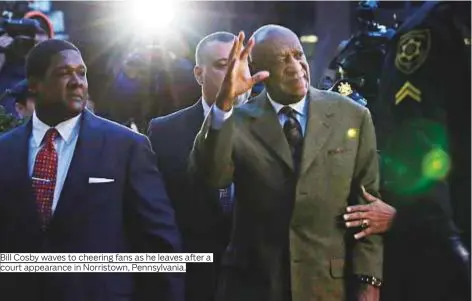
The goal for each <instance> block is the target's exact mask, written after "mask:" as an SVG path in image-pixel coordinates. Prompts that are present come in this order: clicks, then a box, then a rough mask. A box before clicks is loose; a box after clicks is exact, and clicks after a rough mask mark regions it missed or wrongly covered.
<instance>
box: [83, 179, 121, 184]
mask: <svg viewBox="0 0 472 301" xmlns="http://www.w3.org/2000/svg"><path fill="white" fill-rule="evenodd" d="M88 182H89V183H90V184H94V183H111V182H115V179H107V178H89V181H88Z"/></svg>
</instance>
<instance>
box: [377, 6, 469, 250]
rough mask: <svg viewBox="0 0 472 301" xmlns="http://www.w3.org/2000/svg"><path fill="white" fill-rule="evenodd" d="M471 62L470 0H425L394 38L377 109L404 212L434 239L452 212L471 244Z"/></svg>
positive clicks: (389, 174) (446, 230) (394, 190)
mask: <svg viewBox="0 0 472 301" xmlns="http://www.w3.org/2000/svg"><path fill="white" fill-rule="evenodd" d="M470 68H471V65H470V2H463V3H447V2H445V3H438V2H427V3H426V4H425V5H423V6H422V7H421V8H420V9H419V11H418V12H417V13H416V14H415V16H413V17H412V18H410V19H409V20H407V21H406V22H405V23H404V24H402V26H401V27H400V28H399V30H398V31H397V33H396V35H395V36H394V38H393V41H392V43H391V45H390V47H389V51H388V53H387V56H386V61H385V64H384V66H383V72H382V76H381V84H380V92H379V97H380V101H379V105H378V107H377V108H375V109H374V114H373V116H374V122H375V123H376V128H377V130H378V141H379V148H380V149H381V156H382V163H383V165H382V166H383V179H384V187H386V189H387V190H388V191H389V193H391V194H393V195H395V196H396V197H395V198H394V200H393V201H394V202H395V205H396V206H398V208H399V216H401V215H402V214H408V212H410V213H412V214H414V216H410V221H411V220H416V224H415V226H417V227H416V228H417V229H418V230H419V229H421V230H422V231H423V232H422V234H425V235H426V236H431V237H436V238H437V236H438V235H441V236H449V235H451V234H452V233H454V230H455V229H454V228H455V227H454V226H453V225H452V223H451V219H452V217H453V212H454V219H455V221H456V224H457V225H458V226H459V229H460V231H461V232H462V233H464V235H463V237H464V238H465V239H467V245H468V246H469V249H470V202H471V198H470V164H471V162H470V155H471V149H470V146H471V145H470V144H471V140H470V139H471V132H470V101H471V98H470V97H471V96H470V88H471V83H470V80H471V78H470ZM414 206H418V210H419V211H416V210H408V211H404V210H402V208H405V207H410V209H411V208H413V207H414ZM453 209H454V210H453ZM405 212H406V213H405ZM418 213H420V214H418ZM406 224H407V223H404V225H406ZM408 225H409V226H410V227H411V224H410V223H408ZM410 230H411V229H410Z"/></svg>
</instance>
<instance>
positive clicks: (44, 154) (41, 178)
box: [32, 128, 59, 230]
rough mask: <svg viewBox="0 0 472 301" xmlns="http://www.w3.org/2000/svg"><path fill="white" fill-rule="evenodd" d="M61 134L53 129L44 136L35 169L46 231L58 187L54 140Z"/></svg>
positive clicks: (39, 206) (37, 199)
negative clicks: (55, 190) (55, 189)
mask: <svg viewBox="0 0 472 301" xmlns="http://www.w3.org/2000/svg"><path fill="white" fill-rule="evenodd" d="M57 135H59V133H58V132H57V130H56V129H55V128H51V129H49V130H48V131H47V132H46V135H45V136H44V140H45V143H44V145H43V147H42V148H41V150H40V151H39V152H38V154H37V156H36V160H35V162H34V169H33V177H32V181H33V191H34V194H35V196H36V205H37V207H38V212H39V216H40V219H41V228H42V229H43V230H45V229H46V228H47V225H48V223H49V220H50V219H51V216H52V200H53V198H54V188H55V187H56V174H57V152H56V149H55V148H54V139H56V137H57Z"/></svg>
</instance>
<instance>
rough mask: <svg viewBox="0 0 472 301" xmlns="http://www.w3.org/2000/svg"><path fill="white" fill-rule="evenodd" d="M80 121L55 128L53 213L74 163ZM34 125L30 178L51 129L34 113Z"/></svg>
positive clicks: (30, 154) (29, 161) (75, 118)
mask: <svg viewBox="0 0 472 301" xmlns="http://www.w3.org/2000/svg"><path fill="white" fill-rule="evenodd" d="M79 119H80V115H78V116H76V117H74V118H71V119H69V120H66V121H63V122H61V123H59V124H58V125H56V126H55V128H56V130H57V131H58V132H59V135H58V136H57V137H56V140H55V141H54V148H55V149H56V152H57V175H56V187H55V188H54V198H53V202H52V212H53V213H54V211H55V209H56V206H57V202H58V201H59V197H60V195H61V191H62V187H63V186H64V181H65V179H66V176H67V172H68V170H69V166H70V162H71V161H72V156H73V155H74V151H75V146H76V144H77V139H78V137H79V128H80V122H79ZM32 123H33V130H32V133H31V137H30V141H29V158H28V167H29V175H30V177H31V176H32V175H33V169H34V162H35V160H36V156H37V154H38V152H39V150H40V149H41V148H42V147H43V145H44V142H45V141H43V138H44V135H46V132H47V131H48V130H49V129H50V128H51V127H50V126H49V125H47V124H45V123H44V122H42V121H41V120H39V118H38V116H36V112H34V113H33V118H32Z"/></svg>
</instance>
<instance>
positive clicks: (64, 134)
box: [32, 111, 82, 146]
mask: <svg viewBox="0 0 472 301" xmlns="http://www.w3.org/2000/svg"><path fill="white" fill-rule="evenodd" d="M81 115H82V114H79V115H77V116H75V117H73V118H71V119H68V120H66V121H63V122H61V123H59V124H58V125H56V126H55V128H56V130H57V131H58V132H59V135H61V138H62V139H64V141H65V142H66V143H69V142H70V140H71V137H72V133H73V131H74V129H75V128H76V126H77V124H78V122H79V119H80V116H81ZM32 122H33V139H34V142H35V143H36V145H37V146H39V145H41V142H42V141H43V138H44V135H46V132H47V131H48V130H49V129H50V128H51V127H50V126H49V125H47V124H45V123H44V122H42V121H41V120H40V119H39V118H38V116H37V115H36V111H35V112H34V113H33V118H32Z"/></svg>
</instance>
